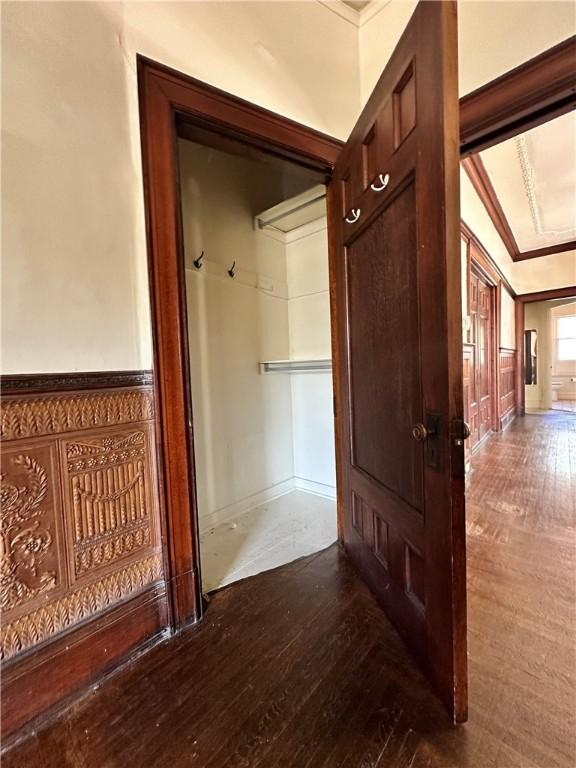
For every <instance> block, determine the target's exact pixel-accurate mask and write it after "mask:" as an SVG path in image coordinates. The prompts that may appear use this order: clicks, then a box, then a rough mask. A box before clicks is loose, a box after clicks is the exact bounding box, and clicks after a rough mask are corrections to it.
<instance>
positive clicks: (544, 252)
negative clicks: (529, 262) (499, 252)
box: [514, 240, 576, 261]
mask: <svg viewBox="0 0 576 768" xmlns="http://www.w3.org/2000/svg"><path fill="white" fill-rule="evenodd" d="M566 251H576V240H569V241H568V242H566V243H556V244H555V245H546V246H544V248H535V249H534V250H533V251H521V252H520V253H519V254H517V256H516V258H515V259H514V261H525V260H526V259H537V258H539V257H540V256H550V254H552V253H566Z"/></svg>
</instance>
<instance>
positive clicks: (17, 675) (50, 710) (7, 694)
mask: <svg viewBox="0 0 576 768" xmlns="http://www.w3.org/2000/svg"><path fill="white" fill-rule="evenodd" d="M166 625H167V612H166V589H165V585H164V583H163V582H160V583H157V584H153V585H150V586H149V587H148V588H146V589H145V590H143V591H142V592H140V593H139V594H138V595H136V596H134V597H132V598H129V599H127V600H124V601H122V602H121V603H117V604H116V605H114V607H112V608H110V609H109V610H108V611H105V612H104V613H101V614H99V615H97V616H95V617H94V618H92V619H91V620H90V621H87V622H84V623H83V624H80V625H77V626H76V627H74V629H72V630H71V631H69V632H66V633H63V634H61V635H59V636H58V637H57V638H56V639H54V640H53V641H51V642H50V643H47V644H45V645H44V646H42V647H39V648H35V649H34V650H33V651H32V652H30V653H28V654H26V655H25V656H24V657H23V658H17V659H15V660H14V662H13V663H11V664H10V665H7V666H5V667H3V669H2V748H3V749H6V748H7V747H9V746H12V745H13V744H14V742H15V741H21V740H23V739H25V738H26V736H28V735H29V734H30V733H31V731H34V730H35V728H37V727H38V724H39V720H40V718H41V719H42V724H45V722H46V720H47V719H50V718H52V717H56V716H58V715H59V714H60V712H61V711H62V709H63V708H64V707H66V706H67V705H68V704H69V703H70V701H71V700H72V698H74V697H75V696H77V695H78V693H79V692H80V691H81V690H82V688H85V687H86V686H87V685H89V684H90V683H94V682H95V681H97V680H101V678H102V677H103V676H104V675H106V674H108V673H110V672H112V671H115V670H116V669H117V668H118V665H119V664H120V663H121V662H122V661H123V660H126V659H127V658H128V656H129V655H132V654H134V653H135V652H136V651H137V650H143V649H144V648H147V647H149V646H150V645H151V644H153V643H155V642H157V640H158V639H159V638H161V637H163V636H164V635H165V632H166ZM40 680H41V681H42V683H41V685H39V684H38V683H39V681H40ZM25 724H26V728H23V726H24V725H25ZM18 729H21V730H19V731H18ZM10 735H12V736H11V738H7V737H8V736H10Z"/></svg>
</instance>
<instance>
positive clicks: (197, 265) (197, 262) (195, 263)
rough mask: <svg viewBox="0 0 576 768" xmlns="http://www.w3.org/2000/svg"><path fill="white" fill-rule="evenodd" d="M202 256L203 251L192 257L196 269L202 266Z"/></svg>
mask: <svg viewBox="0 0 576 768" xmlns="http://www.w3.org/2000/svg"><path fill="white" fill-rule="evenodd" d="M203 258H204V251H202V253H201V254H200V256H198V258H197V259H194V261H193V264H194V266H195V267H196V269H201V268H202V259H203Z"/></svg>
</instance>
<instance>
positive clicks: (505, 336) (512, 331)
mask: <svg viewBox="0 0 576 768" xmlns="http://www.w3.org/2000/svg"><path fill="white" fill-rule="evenodd" d="M500 346H501V347H505V348H506V349H516V306H515V303H514V299H513V298H512V296H510V294H509V293H508V291H507V290H506V288H504V286H502V290H501V292H500Z"/></svg>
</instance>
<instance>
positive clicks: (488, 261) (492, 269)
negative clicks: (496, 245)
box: [460, 221, 516, 298]
mask: <svg viewBox="0 0 576 768" xmlns="http://www.w3.org/2000/svg"><path fill="white" fill-rule="evenodd" d="M460 226H461V229H462V232H463V234H464V235H465V236H466V237H467V238H468V239H469V240H471V241H473V242H474V244H475V245H476V247H477V249H478V250H479V251H480V255H481V257H482V258H480V259H475V261H476V263H477V264H478V266H479V267H480V268H481V270H482V271H483V272H484V273H485V274H486V276H487V277H488V278H489V279H490V280H491V281H492V282H493V283H494V285H496V284H497V283H498V282H502V284H503V285H504V286H505V288H506V290H507V291H508V293H509V294H510V296H512V298H515V297H516V291H515V290H514V288H512V286H511V285H510V283H509V282H508V279H507V278H506V275H505V274H504V273H503V272H502V270H501V269H500V267H499V266H498V264H497V263H496V262H495V261H494V259H493V258H492V256H490V254H489V253H488V251H487V250H486V248H485V247H484V246H483V245H482V243H481V242H480V240H479V239H478V238H477V236H476V235H475V234H474V232H473V231H472V230H471V229H470V227H469V226H468V225H467V224H466V222H465V221H462V222H461V224H460Z"/></svg>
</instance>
